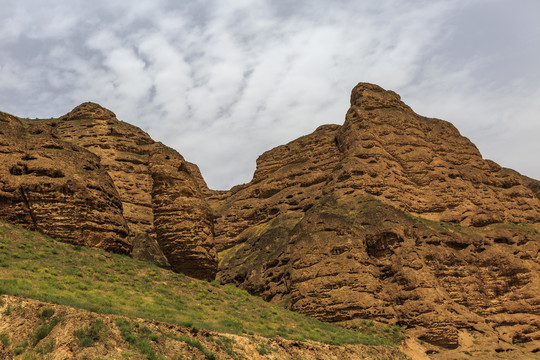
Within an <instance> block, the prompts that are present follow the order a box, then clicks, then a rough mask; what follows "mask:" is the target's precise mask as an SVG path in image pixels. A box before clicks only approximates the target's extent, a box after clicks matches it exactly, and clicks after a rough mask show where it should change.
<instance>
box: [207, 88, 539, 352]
mask: <svg viewBox="0 0 540 360" xmlns="http://www.w3.org/2000/svg"><path fill="white" fill-rule="evenodd" d="M537 183H538V182H536V181H535V180H532V179H528V178H526V177H524V176H522V175H520V174H518V173H516V172H514V171H510V170H508V169H503V168H501V167H500V166H498V165H497V164H495V163H494V162H492V161H489V160H484V159H482V157H481V155H480V153H479V152H478V150H477V149H476V147H475V146H474V145H473V144H472V143H471V142H470V141H469V140H468V139H466V138H464V137H462V136H461V135H460V134H459V132H458V131H457V130H456V129H455V127H453V126H452V125H451V124H450V123H448V122H445V121H442V120H437V119H428V118H424V117H421V116H419V115H417V114H416V113H414V112H413V111H412V110H411V109H410V108H409V107H408V106H407V105H405V104H404V103H402V102H401V100H400V98H399V96H398V95H397V94H395V93H394V92H391V91H385V90H384V89H382V88H380V87H378V86H376V85H371V84H364V83H361V84H359V85H358V86H357V87H355V89H354V90H353V92H352V95H351V108H350V109H349V111H348V112H347V116H346V121H345V124H344V125H343V126H338V125H327V126H322V127H320V128H318V129H317V130H316V131H315V132H314V133H313V134H310V135H308V136H304V137H302V138H300V139H298V140H295V141H293V142H291V143H289V144H287V145H283V146H279V147H277V148H275V149H272V150H270V151H268V152H266V153H265V154H263V155H262V156H261V157H260V158H259V159H258V161H257V170H256V172H255V175H254V177H253V180H252V181H251V182H250V183H249V184H245V185H242V186H238V187H235V188H233V189H231V190H230V191H229V192H226V193H224V192H220V193H215V194H213V195H209V197H208V198H209V201H210V203H211V205H212V208H213V209H215V211H216V223H215V234H216V241H217V246H218V249H219V250H220V251H221V253H220V272H219V274H218V279H219V280H220V281H221V282H224V283H227V282H228V283H235V284H238V285H240V286H242V287H244V288H246V289H248V290H249V291H250V292H251V293H253V294H259V295H261V296H263V297H264V298H265V299H267V300H269V301H273V302H277V303H281V304H283V305H285V306H288V307H290V308H291V309H293V310H295V311H298V312H301V313H304V314H308V315H312V316H315V317H317V318H319V319H322V320H325V321H355V319H374V320H378V321H382V322H387V323H398V324H400V325H403V326H407V327H409V328H414V329H415V333H416V334H417V336H418V338H420V339H421V340H423V341H425V342H427V343H431V344H432V345H433V346H435V347H439V348H444V349H446V350H448V349H452V348H457V347H459V346H461V345H460V342H459V341H460V340H459V336H460V335H459V334H461V332H462V331H463V330H464V329H476V331H479V332H481V333H483V334H486V336H487V335H489V336H490V339H498V338H504V339H506V341H509V342H512V341H514V342H515V341H517V340H519V341H520V342H522V341H528V342H529V343H531V344H532V343H534V342H536V341H537V340H535V339H536V338H537V337H538V336H537V335H536V334H538V333H540V332H539V331H540V325H539V324H540V308H539V304H540V257H539V255H538V254H539V253H540V234H539V231H540V224H539V222H540V201H539V198H538V196H537V194H536V193H535V192H537V190H538V186H537ZM519 223H527V224H526V225H517V224H519ZM514 224H515V225H514ZM501 314H504V316H503V317H501ZM446 350H445V351H446Z"/></svg>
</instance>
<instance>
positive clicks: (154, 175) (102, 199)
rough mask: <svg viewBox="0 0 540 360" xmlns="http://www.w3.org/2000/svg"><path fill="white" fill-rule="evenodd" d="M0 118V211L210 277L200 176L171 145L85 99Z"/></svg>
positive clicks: (210, 247)
mask: <svg viewBox="0 0 540 360" xmlns="http://www.w3.org/2000/svg"><path fill="white" fill-rule="evenodd" d="M2 119H3V120H2V122H1V123H0V126H2V133H1V134H0V139H2V146H3V151H2V152H1V153H0V156H2V157H3V159H5V160H4V161H2V163H1V166H0V171H1V172H2V177H1V179H2V180H1V181H2V184H1V185H2V188H1V189H0V191H1V193H0V196H2V201H0V217H1V218H3V219H7V220H9V221H12V222H16V223H21V224H24V225H26V226H29V227H32V228H35V229H38V230H40V231H43V232H44V233H47V234H48V235H51V236H53V237H59V238H61V239H63V240H65V241H69V242H72V243H80V244H84V245H91V246H98V247H103V248H105V249H111V250H114V251H119V252H131V251H132V247H133V240H134V239H136V240H138V241H136V243H135V251H134V252H133V254H134V255H135V256H140V257H141V258H142V259H147V260H152V261H156V262H157V263H159V264H161V265H163V266H168V264H169V263H170V266H171V267H172V268H173V270H175V271H177V272H183V273H185V274H187V275H190V276H193V277H198V278H202V279H213V278H214V277H215V273H216V270H217V257H216V251H215V249H214V243H213V224H212V216H211V212H210V209H209V207H208V205H207V203H206V201H205V200H204V198H203V197H202V194H201V192H200V190H199V187H200V185H199V184H201V183H204V181H203V180H202V178H201V177H200V174H199V172H198V169H196V167H195V166H194V165H192V164H189V163H187V162H186V161H185V160H184V159H183V157H182V156H181V155H180V154H178V153H177V152H176V151H174V150H172V149H170V148H168V147H166V146H165V145H163V144H161V143H156V142H154V141H153V140H152V139H151V138H150V137H149V136H148V134H146V133H145V132H143V131H142V130H140V129H139V128H137V127H135V126H132V125H129V124H127V123H124V122H122V121H119V120H117V119H116V116H115V114H114V113H112V112H111V111H109V110H107V109H104V108H102V107H101V106H99V105H97V104H93V103H85V104H82V105H80V106H78V107H76V108H75V109H74V110H73V111H71V112H70V113H68V114H67V115H64V116H62V117H60V118H58V119H49V120H37V119H36V120H28V119H19V118H16V117H14V116H10V115H7V114H3V116H2ZM156 242H157V244H156ZM161 252H162V253H163V254H164V255H165V257H166V259H165V258H164V257H163V255H162V253H161Z"/></svg>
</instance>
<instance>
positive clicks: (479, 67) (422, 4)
mask: <svg viewBox="0 0 540 360" xmlns="http://www.w3.org/2000/svg"><path fill="white" fill-rule="evenodd" d="M29 4H32V6H29ZM512 4H513V3H512ZM520 4H526V5H527V6H529V7H530V6H536V5H534V4H535V3H534V2H530V1H525V0H524V1H522V2H521V3H520ZM71 5H72V6H70V7H67V6H65V3H63V2H60V1H51V2H48V3H47V4H45V3H42V2H38V1H35V2H32V3H30V2H25V3H24V4H23V3H22V2H14V1H13V2H11V1H10V6H9V7H8V9H9V10H8V11H6V12H5V13H4V15H0V19H1V20H2V23H1V24H0V29H1V30H0V31H1V32H2V34H3V36H2V39H0V64H1V65H0V76H1V79H2V81H1V82H0V106H1V109H2V110H4V111H8V112H12V113H14V114H17V115H21V116H28V115H32V116H42V117H47V116H53V115H54V116H57V115H61V114H62V113H65V112H67V111H69V110H70V109H71V108H72V107H74V106H75V105H77V104H78V103H80V102H83V101H88V100H90V101H96V102H99V103H101V104H102V105H103V106H106V107H108V108H110V109H111V110H113V111H114V112H115V113H116V114H117V115H118V117H119V118H120V119H122V120H125V121H128V122H131V123H133V124H135V125H139V126H141V127H142V128H143V129H144V130H146V131H148V132H149V133H150V135H151V136H153V137H154V138H155V139H156V140H160V141H164V142H166V143H167V144H169V145H171V146H173V147H175V148H177V149H178V150H179V151H180V152H181V153H182V154H183V155H184V156H185V157H186V158H187V159H188V160H190V161H193V162H195V163H197V164H198V165H199V166H200V167H201V169H202V172H203V175H204V176H205V178H206V180H207V181H208V183H209V185H210V186H211V187H214V188H228V187H231V186H233V185H235V184H237V183H240V182H246V181H249V179H250V178H251V175H252V173H253V170H254V166H255V159H256V157H257V156H258V155H260V153H262V152H263V151H265V150H268V149H269V148H271V147H274V146H276V145H279V144H282V143H285V142H287V141H290V140H293V139H294V138H297V137H299V136H301V135H304V134H306V133H309V132H311V131H312V130H314V129H315V128H316V127H317V126H318V125H320V124H324V123H341V122H342V121H343V118H344V114H345V112H346V110H347V107H348V99H349V93H350V90H351V89H352V87H353V86H354V85H356V83H357V82H359V81H370V82H375V83H378V84H380V85H381V86H383V87H386V88H390V89H393V90H396V91H398V92H399V93H401V94H402V95H403V98H404V100H405V101H407V102H409V104H410V105H411V106H412V107H413V108H414V109H415V110H417V112H419V113H424V114H426V115H430V116H436V117H442V118H445V119H447V120H450V121H453V122H454V123H455V124H456V125H457V126H458V128H460V129H461V130H462V132H463V133H464V134H465V135H467V136H469V137H471V138H472V139H473V140H474V141H475V142H477V144H478V145H479V147H480V150H481V151H482V152H483V153H484V154H485V155H486V157H493V158H495V160H497V161H500V162H501V163H503V164H502V165H505V166H509V167H518V168H519V169H518V170H521V171H523V172H525V173H527V174H529V175H532V176H535V177H540V173H538V172H536V173H535V171H540V170H536V169H537V167H534V166H533V165H534V164H533V165H531V164H527V163H526V162H524V161H523V160H522V158H523V156H524V154H531V153H534V151H536V153H538V151H537V150H538V145H536V144H537V143H538V142H537V141H536V139H535V138H536V137H537V136H538V130H539V129H538V125H536V124H537V123H538V121H537V119H536V118H535V117H536V114H537V113H538V110H539V108H540V105H539V104H538V101H537V100H535V99H538V98H539V97H538V95H539V93H538V91H539V87H538V85H537V84H538V82H537V81H534V79H536V80H538V79H540V72H539V71H538V68H537V65H536V64H537V63H539V62H538V61H536V62H535V61H534V59H537V58H538V54H539V52H538V50H537V49H536V48H533V49H531V48H530V44H531V43H536V42H537V40H538V39H539V36H540V35H538V34H540V32H538V29H539V27H538V25H531V24H530V23H528V24H527V26H522V25H520V23H519V21H518V20H516V19H519V16H516V17H510V18H512V19H514V20H512V21H510V20H509V22H507V23H505V25H506V28H505V31H507V32H509V33H512V34H514V35H513V36H514V37H519V36H521V35H523V36H524V38H525V39H528V40H526V41H523V42H522V43H518V44H513V45H512V46H513V47H512V49H513V50H514V51H523V52H522V54H526V55H527V58H528V59H529V60H530V61H520V62H519V63H520V66H521V68H520V69H519V70H520V71H517V70H516V69H512V67H511V66H510V64H511V63H512V62H517V61H518V60H516V59H517V57H510V58H508V57H506V60H504V54H498V53H497V46H495V45H497V44H498V43H500V41H503V40H501V39H497V38H494V37H492V36H491V37H490V34H491V33H493V32H490V27H491V28H493V27H496V25H497V24H498V23H497V21H498V20H497V19H498V18H497V16H498V15H497V14H500V13H504V11H509V10H505V9H507V7H508V2H505V1H502V0H501V1H489V0H485V1H480V0H479V1H476V2H473V3H471V2H465V1H461V0H460V1H424V0H409V1H397V0H393V1H385V2H380V1H362V2H359V1H335V2H326V1H297V2H294V3H291V2H288V1H269V0H268V1H263V0H259V1H257V2H253V1H248V0H244V1H234V2H221V1H217V0H214V1H212V0H207V1H206V0H200V1H194V2H181V3H177V2H172V1H165V0H163V1H142V2H136V3H133V2H114V3H111V2H107V1H100V2H98V3H88V2H84V1H74V2H73V3H71ZM495 5H496V6H498V7H500V9H503V10H500V9H499V8H497V9H496V6H495ZM488 6H489V7H488ZM6 9H7V8H6ZM483 10H485V11H484V12H482V11H483ZM499 10H500V11H499ZM512 11H516V12H524V13H534V12H532V11H530V9H527V8H526V6H525V5H523V8H519V7H515V8H514V10H512ZM479 13H482V14H492V15H489V16H488V17H489V19H487V18H479V17H478V16H477V14H479ZM533 24H537V22H534V23H533ZM476 30H482V31H478V34H479V35H475V37H474V44H473V43H472V40H468V38H467V36H468V35H467V34H470V33H472V32H473V31H476ZM475 34H476V33H475ZM495 34H499V32H495ZM537 35H538V36H537ZM30 38H32V39H33V40H32V41H34V42H36V41H37V42H38V43H30V40H29V39H30ZM467 41H471V43H470V44H469V43H467ZM482 41H484V43H485V44H487V45H485V46H482V45H481V44H482V43H481V42H482ZM478 42H480V43H481V44H480V45H479V46H478V48H474V47H471V46H473V45H474V46H476V45H475V44H476V43H478ZM36 44H37V45H39V46H35V45H36ZM520 44H521V45H520ZM488 45H489V46H488ZM527 46H528V48H525V47H527ZM505 48H508V47H505ZM471 49H472V50H471ZM473 50H474V51H473ZM496 56H500V59H499V58H498V57H496ZM539 60H540V59H539ZM509 68H510V69H511V70H513V71H510V70H508V69H509ZM497 70H500V71H501V73H497ZM527 71H528V72H529V73H528V74H527V75H528V76H523V74H525V73H526V72H527ZM531 72H532V73H531ZM509 74H512V75H509ZM509 79H513V81H512V82H510V81H509ZM501 84H504V85H505V86H501ZM534 96H536V98H535V97H534ZM509 124H511V125H509ZM523 131H526V132H527V133H526V134H525V135H523V133H522V132H523ZM532 134H536V136H534V135H532ZM521 135H523V137H522V138H523V141H519V140H518V139H520V136H521ZM501 142H504V143H508V144H512V146H509V147H507V149H508V150H507V151H502V150H501V146H498V144H500V143H501Z"/></svg>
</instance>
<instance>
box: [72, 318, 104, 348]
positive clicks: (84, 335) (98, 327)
mask: <svg viewBox="0 0 540 360" xmlns="http://www.w3.org/2000/svg"><path fill="white" fill-rule="evenodd" d="M106 334H107V327H106V326H105V324H103V321H101V320H95V321H93V322H92V323H91V324H90V325H88V326H85V327H83V328H81V329H78V330H75V331H74V332H73V335H75V337H76V338H77V339H78V340H79V345H81V346H82V347H90V346H94V344H95V343H96V342H98V341H100V340H103V339H104V338H105V335H106Z"/></svg>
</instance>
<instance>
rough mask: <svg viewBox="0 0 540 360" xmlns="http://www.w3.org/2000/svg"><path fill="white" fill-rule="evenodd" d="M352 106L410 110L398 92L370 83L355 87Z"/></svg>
mask: <svg viewBox="0 0 540 360" xmlns="http://www.w3.org/2000/svg"><path fill="white" fill-rule="evenodd" d="M351 106H353V107H354V106H356V107H359V108H362V109H365V110H373V109H378V108H401V109H407V110H410V108H409V107H408V106H407V105H405V104H404V103H403V102H402V101H401V97H400V96H399V95H398V94H396V93H395V92H393V91H389V90H385V89H383V88H382V87H380V86H378V85H375V84H370V83H359V84H358V85H356V86H355V87H354V89H353V90H352V92H351Z"/></svg>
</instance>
